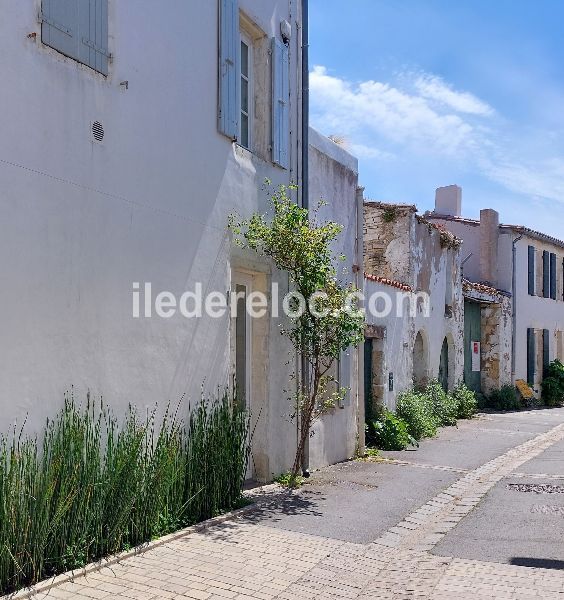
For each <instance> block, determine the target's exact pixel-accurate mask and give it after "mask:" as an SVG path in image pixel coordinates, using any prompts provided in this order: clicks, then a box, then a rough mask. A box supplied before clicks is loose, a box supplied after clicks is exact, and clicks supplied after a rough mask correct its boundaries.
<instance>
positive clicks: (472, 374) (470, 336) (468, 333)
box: [464, 300, 482, 393]
mask: <svg viewBox="0 0 564 600" xmlns="http://www.w3.org/2000/svg"><path fill="white" fill-rule="evenodd" d="M481 312H482V311H481V307H480V304H479V303H478V302H472V301H470V300H465V301H464V383H465V384H466V385H467V386H468V387H469V388H470V389H471V390H473V391H474V392H478V393H479V392H481V391H482V378H481V373H480V371H473V370H472V353H473V343H475V342H481V339H482V325H481Z"/></svg>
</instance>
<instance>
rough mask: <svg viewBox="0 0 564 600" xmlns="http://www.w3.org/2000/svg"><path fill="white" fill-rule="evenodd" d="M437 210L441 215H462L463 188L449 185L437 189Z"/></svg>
mask: <svg viewBox="0 0 564 600" xmlns="http://www.w3.org/2000/svg"><path fill="white" fill-rule="evenodd" d="M435 212H436V213H438V214H440V215H450V216H451V217H460V215H461V214H462V188H461V187H458V186H457V185H447V186H445V187H440V188H437V189H436V190H435Z"/></svg>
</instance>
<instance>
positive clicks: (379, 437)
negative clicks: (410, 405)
mask: <svg viewBox="0 0 564 600" xmlns="http://www.w3.org/2000/svg"><path fill="white" fill-rule="evenodd" d="M366 441H367V443H368V444H369V445H370V446H376V448H380V450H405V449H406V448H407V447H408V446H409V445H410V444H411V443H412V441H413V439H412V437H411V435H409V432H408V427H407V423H406V422H405V421H404V420H403V419H401V418H399V417H397V416H396V415H394V414H393V413H391V412H389V411H387V410H386V411H384V412H383V414H382V415H381V417H380V418H379V419H378V420H373V421H369V422H368V424H367V428H366Z"/></svg>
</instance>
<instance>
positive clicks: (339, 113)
mask: <svg viewBox="0 0 564 600" xmlns="http://www.w3.org/2000/svg"><path fill="white" fill-rule="evenodd" d="M310 88H311V93H312V99H313V100H312V115H313V121H314V124H316V125H317V126H320V127H322V128H323V129H324V130H325V131H327V129H330V130H332V131H333V132H336V131H338V132H339V133H340V134H341V133H342V134H344V135H346V136H347V137H351V138H353V139H354V140H355V143H364V145H365V146H366V147H368V146H372V145H373V141H372V140H371V143H366V141H367V139H369V138H370V136H372V138H373V140H374V138H383V139H384V140H387V141H388V142H391V143H393V144H398V145H403V146H405V145H407V146H409V147H411V148H412V149H416V150H417V149H420V150H421V151H425V152H427V153H428V152H436V153H438V154H441V155H442V154H446V155H457V154H464V153H465V152H467V151H468V150H469V149H471V148H473V147H475V146H476V145H477V144H478V143H479V131H478V130H477V129H475V128H474V126H473V125H472V124H471V123H469V122H468V121H466V120H464V119H463V118H462V117H461V116H459V115H457V114H454V113H453V112H452V111H451V112H444V111H439V110H437V109H436V108H435V107H433V106H432V104H431V102H430V101H429V100H428V99H427V98H424V97H423V96H421V95H415V94H410V93H408V92H407V91H404V90H401V89H399V88H397V87H394V86H391V85H390V84H388V83H382V82H379V81H372V80H370V81H364V82H361V83H358V84H352V83H350V82H348V81H346V80H344V79H340V78H338V77H334V76H332V75H329V74H328V72H327V70H326V69H325V67H322V66H316V67H314V69H313V72H312V73H311V76H310ZM359 135H360V136H361V137H362V138H363V139H362V140H359V139H358V137H359Z"/></svg>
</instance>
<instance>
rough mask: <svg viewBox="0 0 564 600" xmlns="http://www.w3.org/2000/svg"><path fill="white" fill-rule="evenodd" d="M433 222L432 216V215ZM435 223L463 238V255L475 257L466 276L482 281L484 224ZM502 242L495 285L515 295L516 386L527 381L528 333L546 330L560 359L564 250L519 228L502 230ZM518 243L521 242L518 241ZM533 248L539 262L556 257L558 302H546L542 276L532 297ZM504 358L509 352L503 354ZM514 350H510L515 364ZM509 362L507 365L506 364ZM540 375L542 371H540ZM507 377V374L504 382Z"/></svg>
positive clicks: (553, 355) (553, 352)
mask: <svg viewBox="0 0 564 600" xmlns="http://www.w3.org/2000/svg"><path fill="white" fill-rule="evenodd" d="M430 217H431V218H432V214H431V215H430ZM433 221H434V222H439V223H441V224H442V225H443V226H444V227H446V228H447V229H448V230H449V231H452V232H453V233H454V234H455V235H457V236H458V237H460V238H462V239H463V241H464V244H463V250H462V255H463V257H466V256H468V254H469V253H470V252H472V253H473V256H472V258H471V259H470V260H468V261H467V262H466V263H465V265H464V276H465V277H467V278H468V279H471V280H472V281H480V279H481V277H480V264H479V256H480V252H479V247H480V224H479V223H478V222H476V223H472V222H461V221H454V220H445V219H441V218H440V217H438V218H433ZM499 233H500V235H499V239H498V269H497V281H496V282H492V283H494V284H495V285H496V287H498V288H499V289H502V290H505V291H507V292H509V293H511V294H513V296H514V298H513V300H512V304H513V303H514V308H513V307H512V310H514V312H515V319H514V327H512V330H513V335H514V337H515V340H514V344H511V346H514V348H515V353H514V357H513V359H512V362H513V363H514V372H513V374H512V379H513V382H515V380H516V379H525V380H526V379H527V329H528V328H532V329H535V330H537V332H538V333H539V334H540V332H542V330H543V329H548V330H549V332H550V360H554V359H555V358H557V352H558V332H562V331H563V330H564V301H563V300H562V298H563V294H564V278H563V273H562V261H563V259H564V249H563V248H562V246H561V245H559V244H556V243H551V242H550V240H542V239H539V237H538V236H531V235H528V234H527V233H526V232H524V233H523V237H521V239H519V240H518V238H520V236H521V233H522V232H521V230H519V228H511V227H509V226H501V227H500V231H499ZM514 240H516V253H515V281H516V284H515V290H513V241H514ZM517 240H518V241H517ZM529 245H532V246H534V247H535V248H536V250H537V261H540V260H541V258H542V251H543V250H547V251H549V252H551V253H555V254H556V256H557V260H556V265H557V268H556V272H557V282H558V283H557V294H556V295H557V300H553V299H550V298H543V297H542V293H541V292H540V291H539V287H540V284H539V280H538V279H539V276H540V275H539V273H538V272H537V276H536V277H535V284H536V288H537V294H536V295H535V296H530V295H529V293H528V246H529ZM506 338H507V335H505V338H504V339H505V346H507V339H506ZM503 354H504V355H506V354H507V352H504V353H503ZM511 354H512V350H510V357H509V360H511ZM506 362H507V361H506ZM504 369H505V366H504ZM538 371H539V370H538ZM540 378H541V374H540V372H538V373H537V379H538V380H539V381H540ZM506 379H507V377H506V375H505V373H504V374H503V377H502V381H506Z"/></svg>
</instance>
